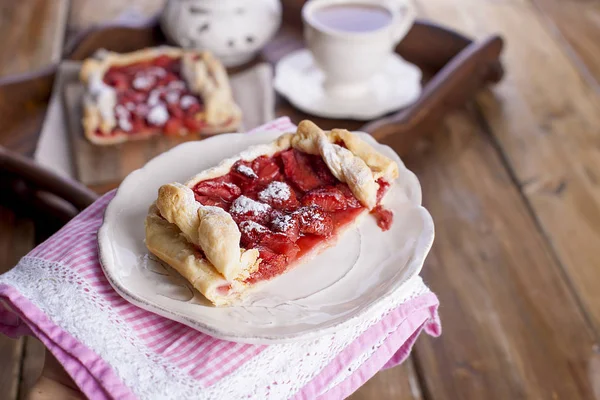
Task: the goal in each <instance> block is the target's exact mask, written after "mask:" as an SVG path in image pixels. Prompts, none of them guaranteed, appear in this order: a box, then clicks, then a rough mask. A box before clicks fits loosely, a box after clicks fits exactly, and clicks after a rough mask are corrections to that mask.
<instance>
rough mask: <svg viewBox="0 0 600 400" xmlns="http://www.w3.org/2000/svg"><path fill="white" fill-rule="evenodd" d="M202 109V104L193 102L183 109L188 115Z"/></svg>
mask: <svg viewBox="0 0 600 400" xmlns="http://www.w3.org/2000/svg"><path fill="white" fill-rule="evenodd" d="M202 110H203V106H202V105H201V104H198V103H194V104H192V105H191V106H189V107H188V108H187V110H185V111H186V113H187V114H188V115H194V114H196V113H198V112H200V111H202Z"/></svg>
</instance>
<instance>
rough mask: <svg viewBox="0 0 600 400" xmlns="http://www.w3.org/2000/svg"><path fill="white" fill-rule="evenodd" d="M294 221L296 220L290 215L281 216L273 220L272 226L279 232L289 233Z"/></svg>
mask: <svg viewBox="0 0 600 400" xmlns="http://www.w3.org/2000/svg"><path fill="white" fill-rule="evenodd" d="M293 220H294V218H293V217H292V216H291V215H289V214H280V215H277V216H276V217H275V218H273V220H271V225H272V226H273V229H275V230H276V231H278V232H287V231H288V230H289V229H291V228H292V227H293V225H294V223H293Z"/></svg>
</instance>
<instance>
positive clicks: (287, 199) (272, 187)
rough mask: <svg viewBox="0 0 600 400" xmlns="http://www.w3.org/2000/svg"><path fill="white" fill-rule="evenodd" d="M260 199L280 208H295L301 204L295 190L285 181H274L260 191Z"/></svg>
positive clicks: (289, 209)
mask: <svg viewBox="0 0 600 400" xmlns="http://www.w3.org/2000/svg"><path fill="white" fill-rule="evenodd" d="M258 199H259V200H260V201H262V202H263V203H266V204H268V205H270V206H271V207H273V208H276V209H278V210H288V211H291V210H295V209H296V208H298V206H299V205H300V202H299V201H298V199H297V198H296V193H294V190H293V189H292V188H291V187H290V185H288V184H287V183H285V182H279V181H274V182H271V183H269V184H268V185H267V187H266V188H264V189H263V190H261V191H260V192H258Z"/></svg>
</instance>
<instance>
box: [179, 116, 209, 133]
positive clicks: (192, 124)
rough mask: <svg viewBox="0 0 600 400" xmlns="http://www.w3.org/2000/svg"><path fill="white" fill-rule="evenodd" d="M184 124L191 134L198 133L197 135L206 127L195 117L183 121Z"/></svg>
mask: <svg viewBox="0 0 600 400" xmlns="http://www.w3.org/2000/svg"><path fill="white" fill-rule="evenodd" d="M183 124H184V125H185V127H186V128H188V129H189V130H190V132H196V133H197V132H200V130H201V129H202V127H203V126H204V123H203V122H202V121H200V120H199V119H197V118H196V117H194V116H188V117H185V118H184V119H183Z"/></svg>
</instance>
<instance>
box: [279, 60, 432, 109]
mask: <svg viewBox="0 0 600 400" xmlns="http://www.w3.org/2000/svg"><path fill="white" fill-rule="evenodd" d="M322 83H323V72H322V71H321V70H320V69H319V68H318V67H317V66H316V65H315V63H314V60H313V57H312V54H311V53H310V51H309V50H307V49H303V50H299V51H296V52H293V53H291V54H289V55H287V56H285V57H284V58H282V59H281V60H280V61H279V63H278V64H277V66H276V69H275V82H274V85H275V90H277V91H278V92H279V93H280V94H281V95H282V96H284V97H286V98H287V99H288V100H289V102H290V103H292V104H293V105H294V106H295V107H297V108H298V109H300V110H302V111H304V112H306V113H309V114H312V115H316V116H320V117H326V118H350V119H357V120H369V119H373V118H377V117H380V116H382V115H385V114H387V113H389V112H391V111H395V110H399V109H401V108H404V107H406V106H408V105H410V104H411V103H413V102H414V101H415V100H416V99H417V98H418V97H419V96H420V94H421V70H420V69H419V68H417V67H416V66H414V65H412V64H409V63H408V62H406V61H404V59H402V57H400V56H399V55H397V54H391V55H390V57H389V59H388V61H387V63H386V65H385V68H384V69H383V71H382V72H380V73H379V74H377V75H376V76H374V77H373V78H371V80H370V81H369V85H370V93H369V94H367V95H365V96H364V97H361V98H356V99H339V98H331V97H328V96H327V95H326V93H325V92H324V90H323V86H322Z"/></svg>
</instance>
